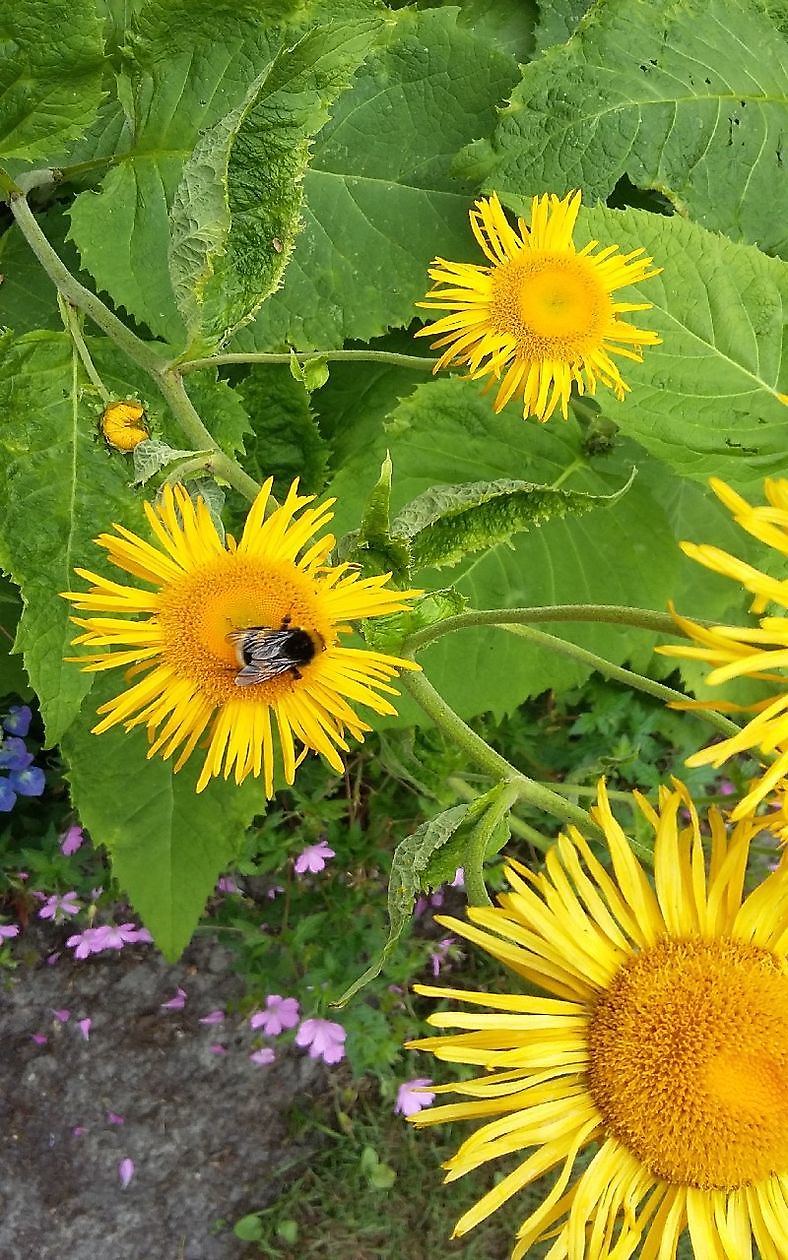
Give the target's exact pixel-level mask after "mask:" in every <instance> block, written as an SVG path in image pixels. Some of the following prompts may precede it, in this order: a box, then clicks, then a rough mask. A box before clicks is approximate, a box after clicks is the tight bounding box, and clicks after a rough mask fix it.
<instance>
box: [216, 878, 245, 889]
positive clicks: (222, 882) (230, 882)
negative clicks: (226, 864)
mask: <svg viewBox="0 0 788 1260" xmlns="http://www.w3.org/2000/svg"><path fill="white" fill-rule="evenodd" d="M216 891H217V892H220V893H237V892H240V891H241V890H240V888H239V887H238V885H237V884H236V882H235V880H234V879H233V877H232V875H222V877H221V879H219V880H217V881H216Z"/></svg>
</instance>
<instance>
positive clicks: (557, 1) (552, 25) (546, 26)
mask: <svg viewBox="0 0 788 1260" xmlns="http://www.w3.org/2000/svg"><path fill="white" fill-rule="evenodd" d="M592 4H593V0H542V3H541V4H540V5H539V21H538V22H537V24H536V31H535V35H536V49H537V51H538V52H544V50H545V48H550V47H552V45H553V44H563V43H564V42H565V41H566V40H567V39H569V37H570V35H573V34H574V33H575V30H576V29H577V24H578V22H579V21H580V19H581V17H582V16H583V14H584V13H586V12H587V11H588V9H589V8H590V7H591V5H592Z"/></svg>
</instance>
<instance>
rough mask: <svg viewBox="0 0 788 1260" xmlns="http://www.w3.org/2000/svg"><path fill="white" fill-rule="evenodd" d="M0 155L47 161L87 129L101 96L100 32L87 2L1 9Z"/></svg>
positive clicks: (39, 0) (42, 1)
mask: <svg viewBox="0 0 788 1260" xmlns="http://www.w3.org/2000/svg"><path fill="white" fill-rule="evenodd" d="M2 40H3V56H2V58H0V157H6V158H9V157H14V158H23V159H24V160H25V161H32V160H33V159H35V158H39V159H40V158H43V159H49V160H50V161H51V160H52V159H53V158H55V157H57V156H59V155H60V154H62V152H63V148H64V145H66V144H67V142H68V141H69V140H76V139H78V137H79V136H80V135H81V134H82V132H83V131H84V130H85V128H86V127H87V126H88V124H89V123H91V122H92V121H93V117H94V115H95V113H96V109H97V108H98V105H99V102H100V100H101V98H102V95H103V93H102V89H101V75H102V44H101V26H100V24H99V21H98V18H97V16H96V6H95V3H94V2H93V0H14V2H13V3H8V4H6V5H4V7H3V30H2Z"/></svg>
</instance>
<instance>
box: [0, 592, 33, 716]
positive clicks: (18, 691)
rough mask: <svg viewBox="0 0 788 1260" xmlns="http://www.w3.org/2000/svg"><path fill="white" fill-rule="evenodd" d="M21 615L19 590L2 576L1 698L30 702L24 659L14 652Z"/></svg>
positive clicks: (0, 632) (0, 622) (0, 612)
mask: <svg viewBox="0 0 788 1260" xmlns="http://www.w3.org/2000/svg"><path fill="white" fill-rule="evenodd" d="M21 615H22V599H21V596H20V594H19V590H18V588H17V587H16V586H14V584H13V582H9V580H8V578H4V577H2V575H0V697H2V696H8V695H18V696H21V697H22V698H23V699H24V700H28V699H29V698H30V696H31V695H32V694H33V693H32V691H31V690H30V684H29V682H28V679H27V674H26V673H25V670H24V666H23V664H22V657H21V655H20V654H19V653H18V652H14V650H13V648H14V639H15V637H16V628H17V625H18V624H19V618H20V617H21Z"/></svg>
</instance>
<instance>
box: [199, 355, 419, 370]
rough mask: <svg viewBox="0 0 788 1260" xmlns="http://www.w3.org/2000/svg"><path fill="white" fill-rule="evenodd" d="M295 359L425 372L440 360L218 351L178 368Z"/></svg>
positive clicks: (416, 357)
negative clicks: (414, 369) (226, 352)
mask: <svg viewBox="0 0 788 1260" xmlns="http://www.w3.org/2000/svg"><path fill="white" fill-rule="evenodd" d="M292 358H296V359H298V362H299V363H305V362H308V361H309V360H310V359H326V360H327V361H328V362H336V363H343V362H350V363H353V362H358V363H363V362H365V361H371V362H373V363H390V364H392V365H393V366H395V367H406V368H417V369H421V370H422V371H424V372H431V371H432V370H433V368H434V367H435V363H436V360H435V359H428V358H427V357H426V356H425V355H423V354H394V353H393V351H389V350H296V351H293V353H292V354H291V353H289V352H287V353H282V354H268V353H267V352H266V353H259V354H257V353H249V354H243V353H241V354H214V355H210V356H209V357H208V358H207V359H185V360H184V361H183V362H182V363H178V364H177V367H178V370H179V371H180V372H194V371H195V370H196V369H197V368H204V367H219V366H220V365H221V364H224V363H289V362H290V360H291V359H292Z"/></svg>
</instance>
